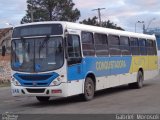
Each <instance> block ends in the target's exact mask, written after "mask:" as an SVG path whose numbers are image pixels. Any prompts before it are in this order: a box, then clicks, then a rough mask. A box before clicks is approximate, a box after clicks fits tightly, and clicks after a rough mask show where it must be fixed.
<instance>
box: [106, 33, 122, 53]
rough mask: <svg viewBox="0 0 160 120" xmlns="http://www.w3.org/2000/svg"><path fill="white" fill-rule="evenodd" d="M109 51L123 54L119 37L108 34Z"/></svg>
mask: <svg viewBox="0 0 160 120" xmlns="http://www.w3.org/2000/svg"><path fill="white" fill-rule="evenodd" d="M108 43H109V53H110V55H121V50H120V41H119V37H118V36H115V35H108Z"/></svg>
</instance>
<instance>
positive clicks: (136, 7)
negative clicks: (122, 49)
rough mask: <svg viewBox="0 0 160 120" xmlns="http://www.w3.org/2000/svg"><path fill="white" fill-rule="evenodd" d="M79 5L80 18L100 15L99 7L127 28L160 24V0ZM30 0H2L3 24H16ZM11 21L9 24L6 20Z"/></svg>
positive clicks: (80, 1) (79, 1)
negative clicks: (27, 0) (27, 1)
mask: <svg viewBox="0 0 160 120" xmlns="http://www.w3.org/2000/svg"><path fill="white" fill-rule="evenodd" d="M73 2H74V3H75V8H78V9H79V10H80V11H81V17H80V20H79V21H81V20H83V19H88V17H93V16H97V15H98V13H97V11H92V10H93V9H96V8H105V9H104V10H102V11H101V14H102V20H103V21H105V20H110V21H112V22H114V23H115V24H117V26H120V27H122V28H124V29H125V30H126V31H132V32H134V31H135V25H136V29H137V32H142V28H143V24H142V23H137V22H138V21H141V22H142V21H144V24H145V26H146V28H155V27H160V1H159V0H73ZM26 6H27V5H26V0H1V2H0V8H1V10H0V28H5V27H9V26H11V25H13V26H15V25H18V24H20V21H21V19H22V17H23V16H25V13H26V9H27V7H26ZM6 23H9V24H10V25H9V24H6Z"/></svg>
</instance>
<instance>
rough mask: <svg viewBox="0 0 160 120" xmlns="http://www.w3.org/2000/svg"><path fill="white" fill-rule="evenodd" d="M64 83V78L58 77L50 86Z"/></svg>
mask: <svg viewBox="0 0 160 120" xmlns="http://www.w3.org/2000/svg"><path fill="white" fill-rule="evenodd" d="M61 83H62V78H60V77H57V78H56V79H55V80H53V81H52V82H51V84H50V86H58V85H60V84H61Z"/></svg>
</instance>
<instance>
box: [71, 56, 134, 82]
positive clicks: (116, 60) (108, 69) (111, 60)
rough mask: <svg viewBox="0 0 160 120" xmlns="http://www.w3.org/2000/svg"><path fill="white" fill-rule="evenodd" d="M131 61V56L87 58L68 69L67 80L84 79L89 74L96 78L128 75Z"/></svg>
mask: <svg viewBox="0 0 160 120" xmlns="http://www.w3.org/2000/svg"><path fill="white" fill-rule="evenodd" d="M131 61H132V57H131V56H123V57H121V56H117V57H116V56H115V57H87V58H84V59H83V60H82V62H81V63H80V64H78V65H73V66H70V67H69V68H68V80H69V81H72V80H80V79H84V78H85V77H86V75H87V73H89V72H91V73H94V74H95V75H96V77H101V76H109V75H117V74H124V73H128V72H129V70H130V67H131Z"/></svg>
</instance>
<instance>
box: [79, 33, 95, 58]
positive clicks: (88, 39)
mask: <svg viewBox="0 0 160 120" xmlns="http://www.w3.org/2000/svg"><path fill="white" fill-rule="evenodd" d="M81 39H82V48H83V55H84V56H94V55H95V48H94V40H93V33H91V32H82V33H81Z"/></svg>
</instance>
